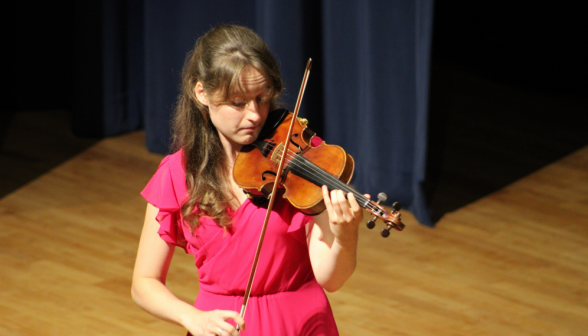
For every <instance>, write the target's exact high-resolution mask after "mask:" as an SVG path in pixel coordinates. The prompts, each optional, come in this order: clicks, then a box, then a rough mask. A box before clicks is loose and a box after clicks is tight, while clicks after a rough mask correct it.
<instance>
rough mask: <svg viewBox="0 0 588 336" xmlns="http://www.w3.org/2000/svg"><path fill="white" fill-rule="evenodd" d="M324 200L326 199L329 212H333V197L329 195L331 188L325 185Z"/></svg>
mask: <svg viewBox="0 0 588 336" xmlns="http://www.w3.org/2000/svg"><path fill="white" fill-rule="evenodd" d="M323 201H325V206H326V207H327V212H328V213H331V209H332V208H333V206H332V204H331V197H330V196H329V188H327V186H323Z"/></svg>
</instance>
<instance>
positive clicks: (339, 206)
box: [331, 190, 347, 218]
mask: <svg viewBox="0 0 588 336" xmlns="http://www.w3.org/2000/svg"><path fill="white" fill-rule="evenodd" d="M345 203H347V200H346V199H345V194H343V191H341V190H331V204H332V208H333V214H334V215H336V216H337V218H343V216H344V214H345V212H344V208H343V205H346V204H345Z"/></svg>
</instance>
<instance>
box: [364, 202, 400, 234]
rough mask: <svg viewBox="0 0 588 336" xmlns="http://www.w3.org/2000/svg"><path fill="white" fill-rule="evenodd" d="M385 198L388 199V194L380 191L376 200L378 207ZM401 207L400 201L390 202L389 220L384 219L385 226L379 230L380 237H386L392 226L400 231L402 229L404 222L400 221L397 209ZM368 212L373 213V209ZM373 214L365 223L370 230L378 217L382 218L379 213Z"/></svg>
mask: <svg viewBox="0 0 588 336" xmlns="http://www.w3.org/2000/svg"><path fill="white" fill-rule="evenodd" d="M387 199H388V195H386V194H385V193H383V192H381V193H379V194H378V201H377V202H376V205H377V206H378V208H379V209H381V208H382V207H381V206H380V203H382V202H386V200H387ZM401 208H402V206H401V205H400V203H398V202H394V203H392V209H393V211H392V213H391V214H390V217H391V220H384V223H385V224H386V227H385V228H383V229H382V231H380V235H381V236H382V237H384V238H387V237H388V236H389V235H390V229H392V228H394V229H396V230H398V231H402V229H404V223H402V222H401V221H400V212H399V211H400V209H401ZM376 211H377V210H376ZM370 212H372V213H374V212H373V211H370ZM374 215H375V216H374V218H372V219H370V220H369V221H368V222H367V223H366V226H367V228H368V229H370V230H371V229H373V228H374V227H375V226H376V220H377V219H378V218H382V216H381V215H380V214H379V213H374ZM395 222H396V223H395Z"/></svg>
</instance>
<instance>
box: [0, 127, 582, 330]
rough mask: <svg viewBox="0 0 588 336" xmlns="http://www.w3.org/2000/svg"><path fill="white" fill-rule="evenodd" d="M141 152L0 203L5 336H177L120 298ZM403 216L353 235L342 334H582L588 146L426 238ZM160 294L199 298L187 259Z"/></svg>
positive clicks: (138, 222) (134, 137)
mask: <svg viewBox="0 0 588 336" xmlns="http://www.w3.org/2000/svg"><path fill="white" fill-rule="evenodd" d="M143 143H144V133H143V132H136V133H132V134H128V135H125V136H120V137H115V138H110V139H106V140H103V141H101V142H99V143H97V144H96V145H94V146H93V147H91V148H90V149H88V150H87V151H85V152H83V153H82V154H80V155H78V156H76V157H75V158H73V159H71V160H69V161H67V162H66V163H64V164H62V165H60V166H58V167H57V168H55V169H53V170H52V171H50V172H49V173H47V174H44V175H43V176H41V177H40V178H38V179H36V180H34V181H32V182H31V183H29V184H27V185H25V186H24V187H22V188H20V189H18V190H17V191H15V192H13V193H11V194H10V195H8V196H6V197H4V198H3V199H1V200H0V286H1V287H0V288H1V290H0V334H1V335H27V336H28V335H60V336H63V335H80V334H82V335H85V336H92V335H112V336H114V335H117V336H122V335H142V336H147V335H184V334H185V332H183V331H182V329H181V328H180V327H177V326H173V325H170V324H168V323H165V322H162V321H159V320H157V319H156V318H153V317H151V316H150V315H148V314H147V313H145V312H144V311H142V310H141V309H140V308H138V307H137V306H136V305H135V304H134V303H133V302H132V300H131V297H130V285H131V275H132V268H133V264H134V258H135V253H136V249H137V244H138V239H139V233H140V230H141V227H142V223H143V216H144V211H145V204H146V203H145V201H144V200H143V199H142V198H141V197H140V196H139V191H140V190H141V189H142V188H143V186H144V185H145V184H146V183H147V181H148V180H149V178H150V177H151V176H152V174H153V173H154V172H155V170H156V168H157V166H158V164H159V162H160V160H161V158H162V156H160V155H156V154H151V153H148V152H147V150H146V149H145V147H144V145H143ZM366 217H367V216H366ZM403 218H404V222H405V224H406V225H407V228H406V229H405V230H404V231H403V232H392V233H391V235H390V237H389V238H387V239H383V238H381V237H380V236H379V234H378V233H377V232H376V231H370V230H368V229H367V228H365V226H362V227H361V229H360V231H361V232H360V233H361V235H360V246H359V252H358V257H359V262H358V267H357V271H356V273H355V274H354V275H353V277H352V278H351V279H350V280H349V281H348V283H347V284H346V285H345V286H344V287H343V289H341V290H340V291H338V292H336V293H333V294H328V296H329V299H330V300H331V304H332V306H333V311H334V313H335V318H336V320H337V324H338V326H339V329H340V332H341V335H345V336H351V335H362V336H371V335H415V336H416V335H418V336H426V335H435V336H440V335H453V336H455V335H585V333H586V330H588V147H584V148H583V149H580V150H578V151H576V152H575V153H573V154H571V155H569V156H567V157H565V158H563V159H561V160H559V161H557V162H555V163H553V164H551V165H549V166H547V167H545V168H543V169H541V170H539V171H537V172H535V173H533V174H531V175H529V176H526V177H525V178H523V179H521V180H519V181H517V182H515V183H513V184H511V185H509V186H507V187H506V188H503V189H501V190H499V191H497V192H495V193H493V194H491V195H489V196H487V197H484V198H482V199H480V200H478V201H476V202H474V203H471V204H469V205H467V206H465V207H462V208H460V209H458V210H456V211H454V212H451V213H447V214H445V215H444V217H443V218H442V219H441V220H440V221H439V222H438V223H437V227H436V228H434V229H431V228H427V227H424V226H422V225H420V224H418V223H417V222H416V220H415V219H414V217H413V216H412V215H411V214H410V213H409V212H403ZM380 225H381V224H380ZM380 227H381V226H380ZM168 285H169V287H170V288H171V290H172V291H174V292H175V293H176V294H177V295H178V296H179V297H180V298H182V299H184V300H186V301H188V302H192V301H193V300H194V298H195V297H196V294H197V292H198V282H197V272H196V269H195V267H194V261H193V259H192V257H191V256H188V255H186V254H185V253H184V252H183V251H180V250H178V251H177V253H176V255H175V257H174V260H173V263H172V267H171V271H170V273H169V276H168Z"/></svg>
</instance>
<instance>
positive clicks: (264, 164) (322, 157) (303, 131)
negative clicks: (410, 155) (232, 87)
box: [233, 109, 404, 237]
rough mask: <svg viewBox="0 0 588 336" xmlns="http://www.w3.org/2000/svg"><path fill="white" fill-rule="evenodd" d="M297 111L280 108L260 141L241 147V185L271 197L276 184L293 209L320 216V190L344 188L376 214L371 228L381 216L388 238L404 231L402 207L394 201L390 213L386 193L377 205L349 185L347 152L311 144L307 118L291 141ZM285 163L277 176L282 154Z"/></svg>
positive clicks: (350, 163)
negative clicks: (290, 127)
mask: <svg viewBox="0 0 588 336" xmlns="http://www.w3.org/2000/svg"><path fill="white" fill-rule="evenodd" d="M292 118H293V113H291V112H289V111H287V110H285V109H281V110H276V111H272V112H270V114H269V115H268V119H267V120H266V124H265V125H264V128H263V129H262V131H261V132H260V135H259V136H258V138H257V140H256V141H254V142H253V143H252V144H250V145H245V146H243V147H242V148H241V152H240V153H239V155H237V160H236V162H235V166H234V168H233V177H234V179H235V182H236V183H237V185H238V186H239V187H240V188H242V189H243V190H244V191H245V192H246V193H247V194H248V195H251V196H253V197H259V196H265V197H268V196H269V195H270V194H271V190H272V187H273V184H274V183H276V182H277V183H278V184H279V186H278V187H279V188H280V189H283V190H284V192H283V196H282V197H284V198H286V199H287V200H288V201H289V202H290V203H291V204H292V205H293V206H294V207H296V208H298V209H299V210H300V211H301V212H303V213H304V214H307V215H317V214H319V213H321V212H322V211H324V210H325V204H324V201H323V194H322V190H321V187H322V186H323V185H326V186H327V188H328V189H329V191H331V190H335V189H338V190H342V191H343V192H344V193H345V194H346V195H347V194H348V193H352V194H353V195H354V196H355V198H356V200H357V202H358V203H359V205H361V206H362V207H363V208H364V209H366V210H367V211H369V212H370V213H371V214H373V215H374V218H373V219H372V220H370V221H368V223H367V226H368V228H370V229H372V228H374V227H375V222H376V220H377V219H378V218H380V219H382V220H383V221H384V223H385V224H386V227H385V228H384V229H382V231H381V232H380V234H381V235H382V237H388V236H389V235H390V229H392V228H394V229H396V230H398V231H402V229H404V224H403V223H402V221H401V219H400V213H399V210H400V204H399V203H398V202H395V203H394V205H393V211H392V212H391V213H387V212H386V210H385V209H384V208H383V207H382V206H381V205H380V203H381V202H383V201H385V200H386V198H387V197H386V195H385V194H384V193H380V194H379V195H378V201H377V202H374V201H372V200H370V199H369V198H367V197H365V196H364V195H363V194H361V193H359V192H358V191H357V190H355V189H354V188H352V187H350V186H349V185H348V183H349V181H351V177H352V176H353V171H354V168H355V161H354V160H353V158H352V157H351V155H349V154H348V153H346V152H345V150H344V149H343V148H341V147H340V146H336V145H329V144H326V143H325V142H322V143H320V144H319V145H318V146H316V147H314V146H312V139H313V137H314V136H315V133H314V132H313V131H311V130H310V129H309V128H308V127H307V125H308V121H307V120H306V119H301V118H297V120H296V121H294V127H293V130H292V134H291V136H290V138H289V139H288V138H287V133H288V128H289V126H290V125H291V123H292ZM284 155H285V156H286V158H285V164H284V168H283V169H282V171H281V172H280V173H279V174H278V171H277V169H278V165H279V163H280V160H281V159H282V157H283V156H284Z"/></svg>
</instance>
